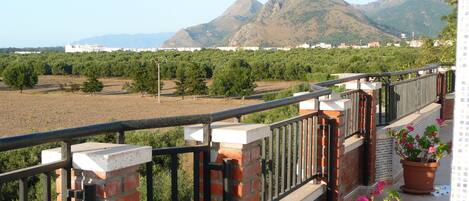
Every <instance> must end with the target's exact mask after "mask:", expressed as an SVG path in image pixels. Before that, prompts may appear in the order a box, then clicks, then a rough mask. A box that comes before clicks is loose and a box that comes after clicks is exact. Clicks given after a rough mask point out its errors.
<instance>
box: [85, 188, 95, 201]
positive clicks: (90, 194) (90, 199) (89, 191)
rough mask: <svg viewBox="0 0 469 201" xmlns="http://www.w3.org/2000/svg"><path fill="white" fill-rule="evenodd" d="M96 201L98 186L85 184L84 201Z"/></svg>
mask: <svg viewBox="0 0 469 201" xmlns="http://www.w3.org/2000/svg"><path fill="white" fill-rule="evenodd" d="M96 200H97V199H96V184H85V185H84V186H83V201H96Z"/></svg>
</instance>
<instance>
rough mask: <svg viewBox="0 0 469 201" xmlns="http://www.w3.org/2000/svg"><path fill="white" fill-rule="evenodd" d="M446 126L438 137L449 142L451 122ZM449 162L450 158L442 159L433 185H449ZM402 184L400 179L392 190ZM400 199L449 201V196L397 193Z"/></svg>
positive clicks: (451, 131) (402, 181) (451, 129)
mask: <svg viewBox="0 0 469 201" xmlns="http://www.w3.org/2000/svg"><path fill="white" fill-rule="evenodd" d="M447 124H448V125H447V126H446V127H443V128H442V129H441V132H440V137H441V138H442V140H444V141H446V142H449V141H451V140H452V138H453V122H452V121H449V122H447ZM451 160H452V157H451V156H449V157H446V158H443V159H442V160H441V161H440V168H439V169H438V171H437V177H436V181H435V185H451ZM403 184H404V180H403V179H401V180H400V181H399V182H398V183H397V184H395V185H394V186H393V187H392V188H394V189H399V187H400V186H401V185H403ZM399 194H400V196H401V199H402V200H403V201H449V200H450V195H449V194H448V195H444V196H440V197H434V196H431V195H411V194H406V193H404V192H402V191H399Z"/></svg>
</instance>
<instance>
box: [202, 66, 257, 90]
mask: <svg viewBox="0 0 469 201" xmlns="http://www.w3.org/2000/svg"><path fill="white" fill-rule="evenodd" d="M254 80H255V78H254V76H253V75H252V74H251V70H250V66H249V64H248V63H247V62H246V61H244V60H232V61H230V62H228V64H227V65H225V66H223V67H220V68H218V69H216V70H215V75H214V76H213V84H212V86H211V87H210V93H211V94H212V95H221V96H225V97H226V96H242V97H244V96H247V95H250V94H252V93H253V92H254V88H255V87H256V85H255V83H254Z"/></svg>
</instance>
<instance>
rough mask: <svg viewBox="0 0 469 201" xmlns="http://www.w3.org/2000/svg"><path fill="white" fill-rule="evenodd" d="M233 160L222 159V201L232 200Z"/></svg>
mask: <svg viewBox="0 0 469 201" xmlns="http://www.w3.org/2000/svg"><path fill="white" fill-rule="evenodd" d="M232 172H233V160H232V159H230V158H225V159H223V200H224V201H232V200H233V175H232Z"/></svg>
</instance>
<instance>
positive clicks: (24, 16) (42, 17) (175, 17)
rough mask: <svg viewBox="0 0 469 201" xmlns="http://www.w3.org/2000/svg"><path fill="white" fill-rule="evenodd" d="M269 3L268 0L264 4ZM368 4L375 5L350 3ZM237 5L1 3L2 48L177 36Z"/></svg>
mask: <svg viewBox="0 0 469 201" xmlns="http://www.w3.org/2000/svg"><path fill="white" fill-rule="evenodd" d="M260 1H261V2H262V3H265V2H266V1H267V0H260ZM347 1H348V2H349V3H357V4H364V3H368V2H371V1H374V0H347ZM234 2H235V0H40V1H38V0H2V1H1V2H0V19H1V20H0V48H2V47H50V46H63V45H65V44H68V43H71V42H73V41H77V40H80V39H83V38H87V37H93V36H100V35H107V34H136V33H160V32H176V31H178V30H180V29H182V28H185V27H188V26H193V25H197V24H200V23H205V22H208V21H210V20H212V19H214V18H215V17H217V16H219V15H220V14H222V13H223V11H224V10H225V9H227V8H228V7H229V6H230V5H231V4H233V3H234Z"/></svg>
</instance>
